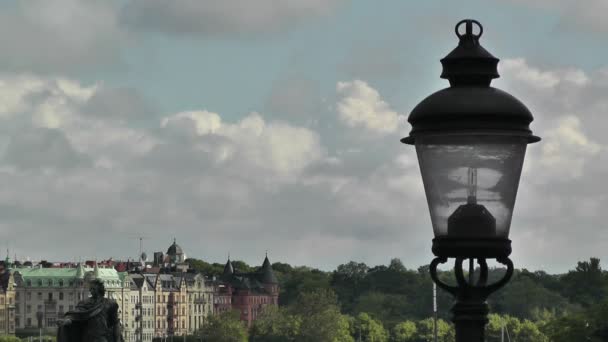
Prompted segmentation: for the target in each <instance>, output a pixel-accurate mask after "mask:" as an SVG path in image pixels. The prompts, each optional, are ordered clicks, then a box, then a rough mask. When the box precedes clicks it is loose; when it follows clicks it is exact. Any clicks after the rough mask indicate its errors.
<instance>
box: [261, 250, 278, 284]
mask: <svg viewBox="0 0 608 342" xmlns="http://www.w3.org/2000/svg"><path fill="white" fill-rule="evenodd" d="M262 282H263V283H265V284H278V283H279V281H278V280H277V277H276V276H275V275H274V272H273V271H272V265H271V264H270V260H268V252H266V258H264V263H263V264H262Z"/></svg>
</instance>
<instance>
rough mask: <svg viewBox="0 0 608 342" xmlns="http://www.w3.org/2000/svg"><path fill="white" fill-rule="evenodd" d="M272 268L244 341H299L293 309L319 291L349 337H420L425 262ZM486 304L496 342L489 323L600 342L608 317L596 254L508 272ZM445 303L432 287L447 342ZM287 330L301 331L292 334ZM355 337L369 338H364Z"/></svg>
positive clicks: (532, 336) (607, 286)
mask: <svg viewBox="0 0 608 342" xmlns="http://www.w3.org/2000/svg"><path fill="white" fill-rule="evenodd" d="M188 262H189V263H190V265H191V267H193V268H195V269H196V270H198V271H201V272H203V273H205V274H208V275H220V274H221V272H222V271H223V267H224V265H223V264H209V263H206V262H204V261H201V260H195V259H189V260H188ZM233 265H234V267H235V268H236V269H237V270H240V271H242V272H249V271H254V270H255V269H254V268H252V267H251V266H249V265H247V264H246V263H244V262H242V261H236V262H233ZM273 269H274V271H275V273H276V275H277V278H278V279H279V282H280V285H281V293H280V297H279V301H280V308H278V309H277V310H270V311H268V312H266V313H265V314H264V317H262V319H261V320H260V321H259V323H256V326H255V327H254V328H253V329H251V331H250V332H249V333H250V337H249V338H250V340H251V341H299V340H301V339H298V338H296V337H297V336H298V335H297V334H303V332H302V331H305V330H306V329H304V328H302V327H306V324H305V323H303V322H304V321H300V320H299V319H302V320H305V319H311V318H310V317H313V316H314V313H315V311H314V310H313V311H311V312H309V313H306V314H304V313H301V312H300V313H299V311H298V310H300V309H299V308H300V307H302V305H303V301H307V300H310V298H308V297H306V296H313V295H317V296H318V295H319V293H324V294H325V298H329V299H328V300H329V304H328V305H334V306H335V307H336V309H337V314H339V315H341V316H339V317H340V318H339V319H338V320H337V321H336V322H342V323H340V324H342V325H343V326H348V327H347V328H346V330H348V332H349V333H348V336H350V337H351V338H354V339H355V340H358V338H359V333H360V334H362V336H367V335H366V334H368V335H369V334H375V333H373V331H378V336H375V335H374V337H373V340H374V341H427V339H426V337H425V336H427V335H426V334H427V332H428V331H427V330H428V327H429V324H431V325H432V321H431V320H430V319H429V317H431V315H432V281H431V279H430V276H429V274H428V273H429V268H428V266H422V267H420V268H418V269H417V270H411V269H407V268H405V267H404V266H403V263H402V262H401V261H400V260H399V259H393V260H391V261H390V263H389V264H388V265H379V266H374V267H369V266H368V265H366V264H364V263H357V262H349V263H347V264H343V265H340V266H338V267H337V268H336V270H334V271H332V272H324V271H321V270H317V269H313V268H309V267H293V266H291V265H289V264H285V263H274V264H273ZM502 274H504V270H503V269H500V268H495V269H492V270H491V271H490V279H498V278H499V277H501V276H502ZM440 277H441V278H442V279H443V280H444V281H446V282H454V279H453V275H452V273H451V272H441V273H440ZM332 295H335V301H333V299H331V298H332V297H331V296H332ZM303 296H304V297H303ZM489 303H490V306H491V310H492V312H493V313H495V314H497V315H493V316H491V319H490V324H489V325H488V334H489V337H488V341H500V339H499V337H496V338H498V339H495V338H494V336H495V335H496V334H495V330H496V329H497V327H498V328H500V329H502V328H501V327H502V326H505V328H506V332H507V333H509V334H510V336H511V338H512V340H513V337H518V338H516V340H517V341H539V342H544V341H554V342H561V341H564V342H565V341H568V342H571V341H585V340H590V341H608V323H607V322H604V321H606V320H605V318H606V317H608V272H606V271H603V270H602V269H601V267H600V260H599V259H596V258H591V259H590V260H589V261H582V262H578V263H577V265H576V266H575V268H574V269H573V270H571V271H569V272H567V273H565V274H559V275H551V274H547V273H546V272H543V271H535V272H530V271H528V270H526V269H522V270H516V272H515V274H514V276H513V278H512V279H511V281H510V282H509V284H508V285H507V286H505V288H503V289H502V290H500V291H498V292H497V293H495V294H494V295H493V296H492V297H491V298H490V301H489ZM451 305H452V298H451V296H450V295H449V294H447V293H444V292H443V291H441V290H439V289H438V307H439V317H440V319H441V323H440V331H443V335H442V336H443V340H442V341H452V340H453V332H452V331H453V327H452V326H451V324H449V323H446V322H449V309H450V307H451ZM298 317H300V318H298ZM336 317H337V316H336ZM342 317H343V318H342ZM281 322H282V323H281ZM344 322H347V324H346V323H344ZM261 324H265V326H266V328H264V326H263V325H261ZM281 324H283V325H281ZM335 324H338V323H335ZM286 327H291V328H292V329H291V333H290V334H291V335H289V334H287V333H286V334H287V335H285V336H283V337H282V338H278V337H276V338H270V337H269V338H267V339H264V338H266V337H268V336H270V335H269V333H267V332H268V331H290V329H288V328H286ZM295 327H299V328H298V329H303V330H298V331H299V332H298V333H297V334H296V333H295V332H294V331H296V330H297V329H296V328H295ZM366 327H367V328H366ZM441 327H443V328H441ZM380 328H382V329H380ZM294 329H295V330H294ZM366 329H367V330H366ZM493 329H494V330H493ZM366 331H370V332H369V333H366ZM263 336H266V337H263ZM286 336H291V337H289V338H288V337H286ZM370 336H371V335H370ZM382 336H385V338H383V337H382ZM496 336H498V335H496ZM345 338H346V337H345ZM330 340H335V339H330ZM330 340H327V341H330ZM342 340H344V341H350V340H349V339H342ZM361 340H362V341H367V340H370V341H371V339H365V338H364V337H362V339H361ZM318 341H322V340H318ZM336 341H338V340H336Z"/></svg>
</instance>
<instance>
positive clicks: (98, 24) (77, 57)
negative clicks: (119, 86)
mask: <svg viewBox="0 0 608 342" xmlns="http://www.w3.org/2000/svg"><path fill="white" fill-rule="evenodd" d="M124 39H125V32H123V31H122V30H121V29H120V28H119V26H118V14H117V12H116V7H115V5H114V4H113V3H112V2H110V1H103V0H92V1H79V0H64V1H60V2H54V1H53V2H51V1H45V0H31V1H18V2H16V3H15V4H4V5H3V11H2V12H1V13H0V46H2V51H3V52H2V54H0V63H2V64H3V66H4V67H5V69H6V68H8V69H11V70H15V69H18V70H26V71H32V70H36V71H44V72H49V71H50V72H52V73H57V72H61V71H72V70H74V69H78V68H85V67H89V66H99V65H106V64H110V63H116V62H117V61H119V60H120V47H121V45H122V42H123V40H124Z"/></svg>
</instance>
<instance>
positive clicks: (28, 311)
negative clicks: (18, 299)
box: [25, 305, 32, 325]
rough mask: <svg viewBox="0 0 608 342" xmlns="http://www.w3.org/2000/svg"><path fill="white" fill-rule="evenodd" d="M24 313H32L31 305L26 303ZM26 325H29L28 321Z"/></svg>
mask: <svg viewBox="0 0 608 342" xmlns="http://www.w3.org/2000/svg"><path fill="white" fill-rule="evenodd" d="M25 313H28V314H29V313H32V306H31V305H27V306H26V307H25ZM28 325H29V323H28Z"/></svg>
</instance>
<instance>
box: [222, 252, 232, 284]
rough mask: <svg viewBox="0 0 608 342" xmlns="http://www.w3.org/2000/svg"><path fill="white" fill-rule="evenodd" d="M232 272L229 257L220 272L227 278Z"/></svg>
mask: <svg viewBox="0 0 608 342" xmlns="http://www.w3.org/2000/svg"><path fill="white" fill-rule="evenodd" d="M233 274H234V268H233V267H232V262H231V261H230V257H229V258H228V261H226V265H225V266H224V273H222V278H223V279H227V278H230V277H231V276H232V275H233Z"/></svg>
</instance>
